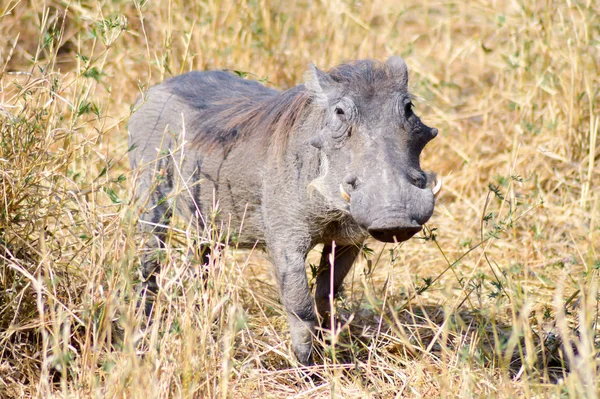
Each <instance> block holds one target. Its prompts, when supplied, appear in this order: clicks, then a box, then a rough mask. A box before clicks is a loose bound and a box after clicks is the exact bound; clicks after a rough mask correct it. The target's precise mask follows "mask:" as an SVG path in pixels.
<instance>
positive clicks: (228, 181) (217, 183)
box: [129, 71, 278, 246]
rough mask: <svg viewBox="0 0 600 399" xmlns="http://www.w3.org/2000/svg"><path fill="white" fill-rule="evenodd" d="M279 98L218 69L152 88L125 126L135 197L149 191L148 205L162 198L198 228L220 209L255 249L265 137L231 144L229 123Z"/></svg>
mask: <svg viewBox="0 0 600 399" xmlns="http://www.w3.org/2000/svg"><path fill="white" fill-rule="evenodd" d="M277 94H278V92H277V91H275V90H272V89H269V88H266V87H264V86H263V85H261V84H260V83H258V82H255V81H250V80H244V79H241V78H238V77H237V76H235V75H233V74H231V73H228V72H223V71H209V72H190V73H187V74H185V75H181V76H178V77H175V78H172V79H170V80H167V81H166V82H164V83H163V84H161V85H158V86H155V87H153V88H151V89H150V90H149V91H148V94H147V96H146V97H145V98H143V99H140V100H138V102H137V104H136V110H135V111H134V113H133V115H132V116H131V119H130V122H129V135H130V144H131V145H132V146H133V149H132V153H131V164H132V167H133V168H134V169H136V168H138V167H140V170H141V177H140V182H139V184H138V196H139V197H142V198H143V197H144V195H148V194H149V193H154V195H155V196H156V198H155V199H154V198H152V197H150V206H156V204H154V203H155V202H159V203H162V202H165V201H164V199H165V198H166V199H168V201H167V202H168V203H169V204H174V206H175V207H176V208H177V209H178V210H179V211H180V212H181V213H183V214H184V215H188V216H190V215H192V214H201V215H202V217H201V218H200V220H201V222H202V219H206V218H208V217H210V213H211V212H212V211H213V208H214V205H217V204H218V209H219V214H220V215H221V216H222V218H221V221H222V222H225V223H229V222H231V225H232V228H233V230H234V231H235V230H237V229H238V227H239V226H240V225H241V224H242V220H243V221H244V222H243V223H244V231H246V232H247V234H243V235H242V236H241V237H240V238H241V242H240V244H241V245H245V246H253V245H255V244H256V243H257V242H258V243H259V245H260V243H261V242H262V241H263V237H262V222H261V215H260V209H259V208H260V205H261V198H260V194H261V193H260V189H259V187H260V179H261V173H262V167H261V166H262V165H263V164H264V159H263V157H264V153H265V152H266V151H265V148H264V140H262V139H261V137H260V135H261V134H264V132H261V131H252V133H253V134H250V135H249V137H245V138H244V140H243V145H236V144H238V143H239V142H240V140H238V135H239V134H240V128H239V126H238V125H236V124H235V123H232V121H233V122H235V121H236V120H238V119H239V120H243V117H244V116H246V114H247V113H248V112H249V110H253V109H255V108H256V104H259V103H261V102H264V100H265V99H267V98H269V97H272V96H276V95H277ZM159 208H160V207H159ZM160 211H161V210H160V209H158V210H157V212H160ZM230 218H231V219H230ZM237 233H238V232H237V231H236V233H235V234H237Z"/></svg>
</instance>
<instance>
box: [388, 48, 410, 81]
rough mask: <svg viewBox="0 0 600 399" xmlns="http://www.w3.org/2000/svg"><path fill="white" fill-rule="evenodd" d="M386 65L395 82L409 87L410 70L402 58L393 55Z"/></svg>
mask: <svg viewBox="0 0 600 399" xmlns="http://www.w3.org/2000/svg"><path fill="white" fill-rule="evenodd" d="M385 65H386V66H387V67H388V69H389V71H390V75H391V76H392V77H393V78H394V80H396V81H397V82H398V83H399V84H400V85H401V86H402V87H408V68H407V67H406V62H404V60H403V59H402V57H399V56H397V55H393V56H391V57H390V58H388V59H387V61H386V62H385Z"/></svg>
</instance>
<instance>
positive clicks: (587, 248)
mask: <svg viewBox="0 0 600 399" xmlns="http://www.w3.org/2000/svg"><path fill="white" fill-rule="evenodd" d="M401 3H402V4H399V2H396V1H391V0H377V1H372V2H349V1H335V2H317V3H315V2H305V1H292V2H276V1H273V0H262V1H239V2H236V3H234V2H228V1H225V2H217V1H206V2H201V1H200V2H190V3H187V2H146V1H113V2H104V3H100V2H97V1H95V0H91V1H86V2H80V3H65V2H62V1H55V0H50V1H46V2H36V1H31V2H23V1H20V2H19V1H8V2H4V3H2V4H0V36H1V37H2V38H3V39H4V40H3V41H2V44H1V45H0V194H1V195H0V201H1V205H0V286H1V287H2V288H3V289H2V291H1V292H0V396H2V397H24V396H25V397H51V396H56V397H91V396H93V397H124V396H128V397H148V398H150V397H223V398H224V397H233V398H238V397H315V398H316V397H326V396H331V397H340V398H351V397H361V398H363V397H373V398H379V397H381V398H387V397H440V396H442V397H477V398H479V397H494V398H495V397H500V398H514V397H572V398H582V397H590V398H591V397H597V396H598V382H597V381H598V375H597V374H598V373H597V368H598V359H597V354H598V349H597V346H598V333H597V327H596V324H597V320H598V314H597V309H598V270H599V269H600V256H599V254H598V250H599V245H598V242H599V237H598V233H599V224H598V219H599V218H598V216H599V210H600V205H599V194H600V193H599V191H598V187H597V184H595V181H596V180H597V179H598V173H599V171H600V167H599V166H598V145H599V143H598V139H597V136H598V128H599V124H600V113H599V111H598V110H599V107H600V94H599V93H600V80H599V76H600V70H599V69H600V58H599V55H598V54H599V46H600V19H599V18H600V17H599V15H600V8H599V6H598V5H597V4H596V3H594V2H559V1H546V2H542V1H539V0H538V1H528V2H522V1H517V2H491V3H490V2H487V1H474V2H464V3H443V2H432V1H421V2H416V1H408V2H401ZM392 54H399V55H402V56H403V57H404V58H405V60H406V62H407V64H408V66H409V70H410V87H411V91H412V93H413V94H414V95H415V96H416V97H417V99H416V101H415V103H416V112H417V113H418V114H419V115H420V116H421V118H422V119H423V121H424V122H425V123H427V124H428V125H430V126H435V127H438V128H439V129H440V134H439V136H438V138H436V139H435V140H434V141H433V142H431V143H430V145H428V147H427V148H426V149H425V151H424V154H423V159H422V163H423V166H424V168H425V169H431V170H434V171H435V172H437V173H438V174H440V175H442V176H443V177H444V189H443V192H442V194H441V196H440V197H439V199H438V202H437V204H436V211H435V214H434V216H433V218H432V219H431V221H430V222H429V224H428V226H427V229H426V230H425V231H424V233H423V234H422V235H421V236H420V237H419V238H416V239H413V240H411V241H409V242H407V243H404V244H403V245H401V246H390V245H387V246H383V245H381V244H377V243H375V242H368V243H367V248H365V251H364V256H363V257H361V258H360V259H359V261H358V262H357V263H356V265H355V267H354V269H353V271H352V272H351V273H350V275H349V276H348V278H347V281H346V285H345V292H344V294H343V295H342V296H341V297H340V298H339V299H338V300H337V301H336V311H335V313H336V315H337V316H338V320H339V325H338V326H336V328H335V329H334V330H333V331H330V332H324V334H323V335H322V339H321V341H322V342H321V344H320V347H321V349H320V351H319V355H318V357H319V362H318V365H317V366H314V368H313V369H311V370H302V369H299V368H297V362H296V360H295V358H294V355H293V352H292V350H291V347H290V340H289V336H288V332H287V323H286V316H285V313H284V310H283V307H282V305H281V304H280V303H279V300H278V295H277V290H276V288H275V285H274V281H273V279H272V278H271V275H270V265H269V263H268V261H267V260H266V259H265V258H264V257H263V256H262V255H261V254H260V252H258V251H253V252H251V253H249V252H247V251H241V250H237V249H236V248H235V246H233V245H229V246H223V245H221V244H219V243H218V242H215V239H214V237H215V234H207V235H206V236H205V237H203V239H205V240H209V241H211V242H212V246H213V247H214V250H213V257H212V259H211V262H212V263H211V268H210V272H209V274H210V275H209V278H208V280H207V283H206V284H204V283H203V282H202V281H201V279H199V278H198V275H199V274H200V273H201V270H200V267H201V265H199V259H198V258H197V257H194V256H191V257H190V256H187V255H188V254H190V253H195V252H196V251H195V245H196V243H197V242H198V240H199V238H198V237H196V232H195V230H194V229H193V226H188V225H187V224H186V221H181V220H180V221H175V222H174V224H173V228H172V230H171V231H170V237H169V240H170V245H169V248H168V249H167V250H166V251H165V253H164V254H163V255H164V259H165V266H164V268H163V270H162V273H161V276H160V283H161V287H162V288H163V289H162V290H161V292H160V293H159V295H158V298H157V302H156V304H157V306H156V309H155V311H156V314H155V320H156V321H155V322H154V323H153V324H151V325H150V326H145V323H146V321H145V320H144V318H143V317H141V314H140V311H139V309H137V307H136V295H137V293H136V284H137V283H138V282H139V255H140V254H141V252H142V250H143V241H144V238H143V237H141V236H140V235H139V234H138V233H137V231H136V226H135V224H136V221H137V218H138V215H139V212H140V209H139V205H138V204H135V203H133V202H132V193H133V189H134V186H135V184H136V175H135V173H132V171H131V170H130V169H129V163H128V145H127V120H128V118H129V116H130V114H131V112H132V110H133V108H132V104H134V103H135V100H136V98H137V97H138V96H139V95H142V94H143V93H144V92H145V91H146V90H147V89H148V88H149V87H150V86H151V85H153V84H156V83H158V82H160V81H162V80H163V79H165V78H168V77H170V76H174V75H177V74H180V73H183V72H186V71H189V70H192V69H212V68H226V69H230V70H234V71H239V73H241V74H243V75H245V76H246V77H247V78H250V79H257V80H261V81H265V82H266V84H267V85H269V86H271V87H275V88H287V87H290V86H292V85H295V84H298V83H300V82H302V79H303V74H304V72H305V69H306V67H307V65H308V63H309V62H311V61H312V62H315V63H316V65H317V66H319V67H320V68H322V69H328V68H329V67H332V66H334V65H336V64H338V63H340V62H343V61H346V60H352V59H361V58H376V59H380V60H385V59H386V58H387V57H388V56H389V55H392ZM213 228H214V229H213V230H211V231H212V232H215V231H217V230H218V231H222V232H225V231H226V230H227V229H226V228H225V227H224V226H213ZM318 251H319V249H318V248H317V249H316V250H315V252H314V253H313V254H311V256H310V257H309V264H307V273H308V274H309V279H310V278H311V277H312V269H311V266H310V263H313V264H314V263H316V262H317V259H318V256H319V253H318ZM306 373H312V375H313V376H314V377H313V378H306Z"/></svg>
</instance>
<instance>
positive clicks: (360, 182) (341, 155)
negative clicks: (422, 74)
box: [307, 57, 441, 242]
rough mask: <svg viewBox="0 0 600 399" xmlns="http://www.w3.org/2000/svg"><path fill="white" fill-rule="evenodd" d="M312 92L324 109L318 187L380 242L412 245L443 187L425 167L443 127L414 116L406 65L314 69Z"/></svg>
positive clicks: (316, 142)
mask: <svg viewBox="0 0 600 399" xmlns="http://www.w3.org/2000/svg"><path fill="white" fill-rule="evenodd" d="M307 87H308V89H309V90H310V91H311V94H312V95H313V99H314V101H315V103H316V105H317V106H320V107H322V108H323V109H324V110H325V111H324V119H323V123H322V128H321V130H320V131H319V133H318V134H317V135H316V136H315V137H314V138H313V139H312V140H311V144H312V145H313V146H314V147H316V148H318V149H319V151H320V159H321V169H320V170H321V175H320V176H319V177H318V178H317V179H315V180H314V181H313V182H312V183H311V186H312V187H313V188H314V189H316V190H317V191H319V192H320V193H321V194H322V195H324V196H325V198H326V199H327V200H328V202H329V203H330V204H333V206H334V207H335V208H337V209H340V210H344V211H348V212H349V213H350V214H351V216H352V218H353V219H354V220H355V221H356V223H358V224H359V225H360V226H361V227H363V228H364V229H366V230H367V231H368V232H369V234H371V235H372V236H373V237H374V238H376V239H377V240H380V241H385V242H394V241H398V242H401V241H405V240H408V239H409V238H410V237H412V236H413V235H414V234H416V233H417V232H419V231H420V230H421V228H422V226H423V224H424V223H425V222H427V220H429V218H430V217H431V214H432V213H433V207H434V201H435V200H434V196H435V194H437V192H438V191H439V189H440V188H441V186H440V183H439V182H436V181H435V180H436V179H435V175H434V174H433V173H429V174H427V173H425V172H423V170H422V169H421V166H420V164H419V156H420V155H421V151H422V150H423V148H424V147H425V145H426V144H427V143H428V142H429V141H430V140H431V139H433V138H434V137H435V136H436V135H437V129H434V128H430V127H427V126H425V125H424V124H423V122H421V120H420V119H419V117H418V116H417V115H415V113H414V112H413V104H412V102H411V97H410V95H409V94H408V71H407V68H406V64H405V62H404V60H402V58H400V57H390V58H389V59H388V60H387V61H386V63H385V64H378V63H376V62H373V61H360V62H357V63H352V64H345V65H341V66H339V67H336V68H334V69H333V70H331V71H330V72H329V73H325V72H322V71H320V70H318V69H317V68H316V67H314V66H313V65H311V68H310V71H309V76H308V82H307Z"/></svg>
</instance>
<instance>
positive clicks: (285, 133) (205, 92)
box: [170, 71, 311, 151]
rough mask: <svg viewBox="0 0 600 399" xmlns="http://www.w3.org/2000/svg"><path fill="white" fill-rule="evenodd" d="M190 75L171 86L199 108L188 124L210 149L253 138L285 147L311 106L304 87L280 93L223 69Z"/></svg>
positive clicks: (199, 141)
mask: <svg viewBox="0 0 600 399" xmlns="http://www.w3.org/2000/svg"><path fill="white" fill-rule="evenodd" d="M188 75H191V76H188V77H187V79H186V80H183V79H182V80H181V81H180V82H173V84H172V85H171V87H170V90H171V91H172V92H173V93H174V94H176V95H177V96H179V97H181V98H183V99H185V102H186V104H187V105H188V106H189V107H191V108H192V109H193V110H194V111H193V113H192V115H193V117H192V118H191V120H186V124H187V126H188V129H189V128H191V129H192V131H193V132H194V137H193V138H192V145H195V146H197V147H201V148H202V149H203V150H205V151H206V150H214V149H217V148H227V147H229V146H231V145H233V144H235V143H237V142H239V141H240V140H244V139H245V138H248V137H250V136H252V137H257V136H258V138H259V139H261V140H263V141H264V144H265V145H264V146H263V147H262V148H265V149H266V148H274V149H276V150H277V151H281V150H283V149H284V148H285V146H286V143H287V138H288V137H289V136H290V135H291V134H292V132H293V131H294V130H295V129H296V128H297V126H298V124H299V122H300V121H301V120H302V119H303V115H304V114H305V113H306V112H307V111H308V109H309V106H310V104H311V96H310V95H309V93H308V90H307V88H306V86H305V85H299V86H296V87H293V88H291V89H289V90H285V91H282V92H279V91H276V90H273V89H270V88H267V87H265V86H263V85H262V84H260V83H259V82H256V81H253V80H246V79H241V78H239V77H237V76H235V75H233V74H231V73H229V72H224V71H211V72H203V73H192V74H188ZM256 149H257V148H255V150H256Z"/></svg>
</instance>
